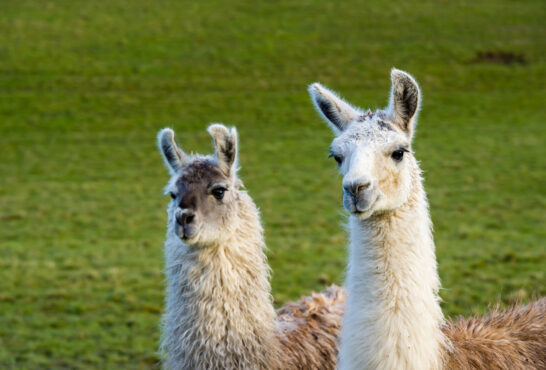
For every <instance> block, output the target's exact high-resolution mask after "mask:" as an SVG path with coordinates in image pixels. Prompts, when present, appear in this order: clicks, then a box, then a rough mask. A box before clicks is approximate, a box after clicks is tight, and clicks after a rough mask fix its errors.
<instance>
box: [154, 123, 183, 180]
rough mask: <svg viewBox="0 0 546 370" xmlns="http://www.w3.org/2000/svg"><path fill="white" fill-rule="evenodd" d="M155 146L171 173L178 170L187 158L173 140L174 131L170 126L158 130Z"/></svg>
mask: <svg viewBox="0 0 546 370" xmlns="http://www.w3.org/2000/svg"><path fill="white" fill-rule="evenodd" d="M157 146H158V147H159V151H160V152H161V155H162V156H163V160H164V161H165V164H166V165H167V168H168V169H169V172H170V173H171V175H173V174H175V173H176V172H177V171H178V170H180V168H181V167H182V166H183V165H184V163H185V162H186V161H187V160H188V156H187V155H186V153H184V151H183V150H182V149H181V148H180V147H179V146H178V144H177V143H176V140H174V131H173V130H171V129H170V128H164V129H163V130H161V131H159V133H158V134H157Z"/></svg>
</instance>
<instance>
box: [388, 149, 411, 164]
mask: <svg viewBox="0 0 546 370" xmlns="http://www.w3.org/2000/svg"><path fill="white" fill-rule="evenodd" d="M407 151H408V150H407V149H398V150H395V151H394V152H392V154H391V158H392V159H394V160H395V161H397V162H400V161H401V160H402V158H404V152H407Z"/></svg>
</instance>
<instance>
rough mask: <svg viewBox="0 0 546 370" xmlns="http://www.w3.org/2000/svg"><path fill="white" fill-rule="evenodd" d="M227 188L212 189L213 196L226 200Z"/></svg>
mask: <svg viewBox="0 0 546 370" xmlns="http://www.w3.org/2000/svg"><path fill="white" fill-rule="evenodd" d="M226 190H227V189H226V188H221V187H220V188H214V189H212V191H211V193H212V196H213V197H215V198H216V199H218V200H222V198H224V193H225V192H226Z"/></svg>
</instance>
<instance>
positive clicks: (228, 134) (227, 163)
mask: <svg viewBox="0 0 546 370" xmlns="http://www.w3.org/2000/svg"><path fill="white" fill-rule="evenodd" d="M207 131H208V132H209V134H210V136H212V138H213V139H214V148H215V150H216V151H215V153H214V156H215V159H216V163H218V166H219V167H220V169H221V170H222V172H223V173H224V174H225V175H226V176H229V177H233V178H234V177H235V173H236V172H237V165H236V163H237V130H236V129H235V127H232V128H231V129H228V128H227V127H226V126H224V125H222V124H219V123H214V124H212V125H210V126H209V128H208V129H207Z"/></svg>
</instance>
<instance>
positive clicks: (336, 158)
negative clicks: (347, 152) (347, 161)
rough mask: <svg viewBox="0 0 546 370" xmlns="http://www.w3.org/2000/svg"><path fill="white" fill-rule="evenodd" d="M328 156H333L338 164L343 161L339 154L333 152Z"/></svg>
mask: <svg viewBox="0 0 546 370" xmlns="http://www.w3.org/2000/svg"><path fill="white" fill-rule="evenodd" d="M328 158H334V160H335V161H336V162H337V164H338V165H341V163H342V162H343V158H342V157H340V156H339V155H335V154H334V153H330V155H329V156H328Z"/></svg>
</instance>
